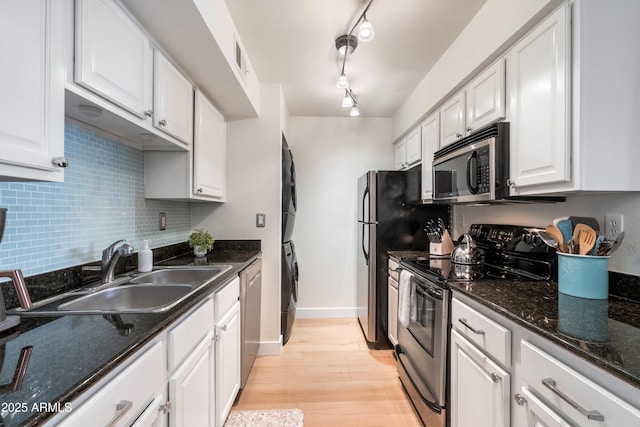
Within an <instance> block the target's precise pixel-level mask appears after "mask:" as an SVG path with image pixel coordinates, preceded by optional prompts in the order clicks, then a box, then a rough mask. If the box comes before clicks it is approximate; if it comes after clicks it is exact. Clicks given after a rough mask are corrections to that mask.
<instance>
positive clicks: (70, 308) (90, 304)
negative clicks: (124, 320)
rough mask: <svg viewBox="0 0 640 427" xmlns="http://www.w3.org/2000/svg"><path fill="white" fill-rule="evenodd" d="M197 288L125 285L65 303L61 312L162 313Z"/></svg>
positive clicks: (191, 286)
mask: <svg viewBox="0 0 640 427" xmlns="http://www.w3.org/2000/svg"><path fill="white" fill-rule="evenodd" d="M193 289H194V286H193V285H149V284H145V285H123V286H118V287H115V288H109V289H104V290H102V291H98V292H96V293H93V294H88V295H85V296H81V297H79V298H77V299H74V300H72V301H69V302H65V303H62V304H60V305H59V306H58V311H65V312H87V311H96V312H99V313H111V314H113V313H145V312H158V311H164V310H168V309H169V308H171V307H173V306H174V305H176V304H178V303H179V302H180V301H182V300H183V299H185V298H186V297H187V296H189V294H190V293H191V291H193Z"/></svg>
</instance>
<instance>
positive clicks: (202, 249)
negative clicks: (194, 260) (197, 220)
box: [187, 229, 215, 257]
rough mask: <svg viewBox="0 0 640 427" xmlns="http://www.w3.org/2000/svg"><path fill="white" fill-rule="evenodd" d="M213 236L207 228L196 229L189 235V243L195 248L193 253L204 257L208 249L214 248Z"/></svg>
mask: <svg viewBox="0 0 640 427" xmlns="http://www.w3.org/2000/svg"><path fill="white" fill-rule="evenodd" d="M214 242H215V240H213V236H212V235H211V233H209V232H208V231H207V230H203V229H196V230H195V231H194V232H193V233H191V234H190V235H189V239H188V240H187V243H188V244H189V246H190V247H192V248H193V254H194V255H195V256H197V257H203V256H205V255H206V254H207V251H209V250H211V249H213V243H214Z"/></svg>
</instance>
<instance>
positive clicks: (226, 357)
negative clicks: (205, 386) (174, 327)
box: [215, 294, 241, 427]
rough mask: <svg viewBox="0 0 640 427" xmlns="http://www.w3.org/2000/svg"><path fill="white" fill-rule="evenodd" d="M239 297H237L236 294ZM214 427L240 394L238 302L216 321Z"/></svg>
mask: <svg viewBox="0 0 640 427" xmlns="http://www.w3.org/2000/svg"><path fill="white" fill-rule="evenodd" d="M238 295H239V294H238ZM215 330H216V333H215V366H216V369H215V371H216V408H217V409H216V424H215V425H216V426H218V427H222V426H223V425H224V421H225V420H226V419H227V416H228V415H229V412H230V411H231V406H232V405H233V401H234V400H235V398H236V396H237V394H238V391H240V370H241V355H240V351H241V347H240V344H241V343H240V302H239V301H237V300H236V302H235V303H234V304H233V306H232V307H231V308H230V309H229V310H228V311H227V312H226V313H225V314H224V315H223V316H222V317H221V318H219V319H218V320H217V322H216V327H215Z"/></svg>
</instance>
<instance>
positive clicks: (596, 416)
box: [542, 378, 604, 421]
mask: <svg viewBox="0 0 640 427" xmlns="http://www.w3.org/2000/svg"><path fill="white" fill-rule="evenodd" d="M542 385H544V386H545V387H547V388H548V389H549V390H551V391H552V392H553V393H554V394H555V395H557V396H559V397H560V399H562V400H564V401H565V402H567V403H568V404H569V405H571V407H573V409H575V410H576V411H578V412H580V413H581V414H582V415H584V416H585V417H587V419H589V420H594V421H604V415H602V414H601V413H600V412H598V411H596V410H593V411H589V410H587V409H584V408H583V407H582V406H580V405H578V404H577V403H576V402H574V401H573V400H572V399H571V398H570V397H569V396H567V395H566V394H564V393H563V392H561V391H560V390H558V388H557V387H556V381H555V380H554V379H553V378H545V379H543V380H542Z"/></svg>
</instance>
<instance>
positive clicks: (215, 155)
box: [144, 90, 227, 202]
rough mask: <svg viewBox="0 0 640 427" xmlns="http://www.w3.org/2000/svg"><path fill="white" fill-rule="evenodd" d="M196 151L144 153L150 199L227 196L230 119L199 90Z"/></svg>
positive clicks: (222, 198)
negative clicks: (226, 118) (225, 118)
mask: <svg viewBox="0 0 640 427" xmlns="http://www.w3.org/2000/svg"><path fill="white" fill-rule="evenodd" d="M194 119H195V122H194V128H195V131H194V142H193V150H192V151H156V150H150V151H145V153H144V194H145V197H146V198H148V199H171V200H183V201H191V200H194V201H196V200H200V201H211V202H224V201H225V200H226V176H227V156H226V153H227V138H226V122H225V120H224V117H222V115H221V114H220V113H219V112H218V110H217V109H216V108H215V107H214V106H213V104H212V103H211V102H210V101H209V100H208V99H207V98H206V97H205V96H204V95H203V94H202V93H201V92H200V91H198V90H196V94H195V118H194Z"/></svg>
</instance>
